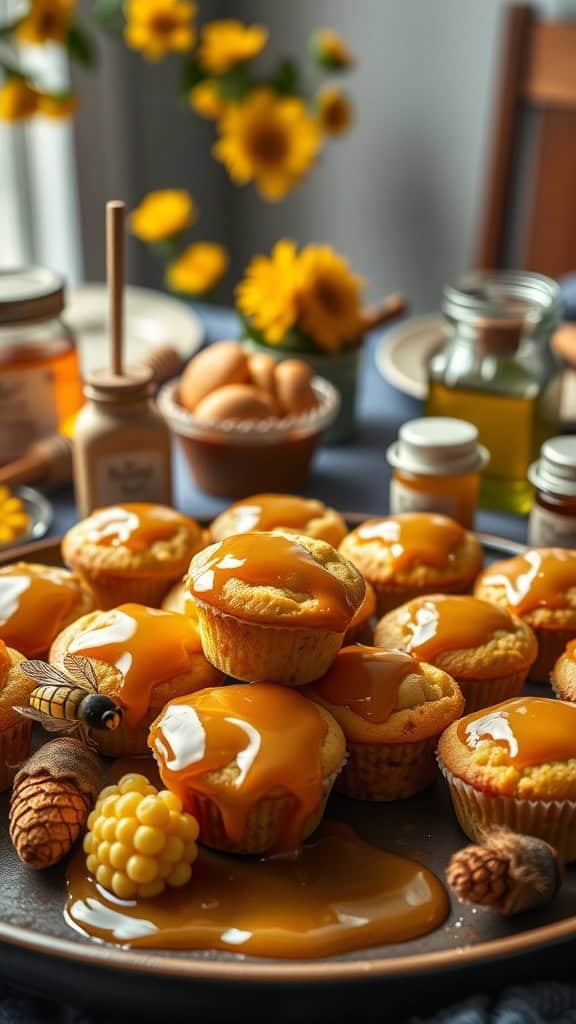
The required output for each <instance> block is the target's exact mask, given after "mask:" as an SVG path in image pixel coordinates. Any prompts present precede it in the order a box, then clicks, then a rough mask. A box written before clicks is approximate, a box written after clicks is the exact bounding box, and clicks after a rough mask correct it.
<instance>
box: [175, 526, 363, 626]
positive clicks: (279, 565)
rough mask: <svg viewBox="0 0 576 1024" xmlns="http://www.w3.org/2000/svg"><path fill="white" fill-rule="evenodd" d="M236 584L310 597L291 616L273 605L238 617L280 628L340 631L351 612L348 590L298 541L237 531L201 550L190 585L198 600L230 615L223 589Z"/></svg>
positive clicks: (248, 608)
mask: <svg viewBox="0 0 576 1024" xmlns="http://www.w3.org/2000/svg"><path fill="white" fill-rule="evenodd" d="M231 580H240V581H241V582H242V583H247V584H250V585H251V586H252V587H275V588H278V589H282V590H283V591H286V590H289V591H291V592H292V593H295V594H298V595H303V596H305V597H306V598H307V599H313V606H312V607H311V608H308V609H306V608H304V607H301V608H300V609H299V610H298V611H296V612H294V613H293V614H290V615H289V616H288V615H287V616H282V613H281V612H279V611H278V609H277V608H276V607H275V606H274V603H272V608H271V610H269V611H268V612H267V611H266V610H265V609H259V610H258V611H252V609H251V608H250V607H244V608H243V609H242V618H243V619H248V620H250V619H251V618H253V619H255V620H257V621H258V622H263V623H269V624H271V625H278V623H279V622H281V623H282V624H283V625H293V626H313V627H318V628H324V629H331V630H334V631H336V632H338V633H343V632H344V631H345V629H346V628H347V626H348V625H349V623H350V621H351V619H352V616H353V614H354V610H355V609H354V606H353V604H352V602H351V599H350V597H349V594H348V591H347V588H346V586H345V585H344V584H343V583H342V581H341V580H339V579H338V578H337V577H336V576H334V575H332V573H331V572H329V571H328V569H325V568H324V567H323V566H322V565H320V564H319V563H318V562H317V561H316V560H315V558H314V556H313V555H312V554H311V553H310V552H309V551H308V549H307V548H306V547H304V545H303V544H300V543H299V542H298V541H297V540H295V539H292V538H289V537H282V536H277V535H275V534H272V533H241V534H237V535H235V536H233V537H227V538H226V540H223V541H220V542H219V543H218V544H213V545H212V546H211V547H210V548H207V549H206V551H205V552H201V553H200V555H199V556H197V558H196V559H194V562H193V563H192V567H191V575H190V576H189V581H190V584H191V588H192V591H193V593H194V594H195V595H196V597H198V599H199V600H201V601H205V602H206V603H207V604H210V605H215V606H216V607H217V608H218V609H220V611H224V612H226V611H229V605H228V601H227V598H226V585H227V584H228V583H229V582H230V581H231Z"/></svg>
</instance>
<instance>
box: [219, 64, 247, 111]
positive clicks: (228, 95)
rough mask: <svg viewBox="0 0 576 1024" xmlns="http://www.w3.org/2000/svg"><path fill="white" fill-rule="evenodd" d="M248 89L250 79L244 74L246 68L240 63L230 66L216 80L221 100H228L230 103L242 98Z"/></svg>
mask: <svg viewBox="0 0 576 1024" xmlns="http://www.w3.org/2000/svg"><path fill="white" fill-rule="evenodd" d="M249 90H250V80H249V78H248V76H247V74H246V69H245V68H244V67H243V66H242V65H241V64H239V65H238V66H237V67H235V68H231V69H230V71H227V72H226V74H225V75H222V77H221V78H220V79H219V81H218V91H219V93H220V96H221V97H222V99H223V100H228V101H231V102H232V103H237V102H238V100H243V99H244V97H245V96H246V94H247V93H248V92H249Z"/></svg>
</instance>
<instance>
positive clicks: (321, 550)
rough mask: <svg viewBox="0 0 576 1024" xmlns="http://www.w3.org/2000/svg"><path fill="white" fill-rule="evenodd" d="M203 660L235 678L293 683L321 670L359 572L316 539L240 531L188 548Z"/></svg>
mask: <svg viewBox="0 0 576 1024" xmlns="http://www.w3.org/2000/svg"><path fill="white" fill-rule="evenodd" d="M186 586H187V591H188V593H189V594H190V595H191V596H192V598H193V599H194V602H195V604H196V611H197V613H198V622H199V627H200V635H201V637H202V647H203V650H204V654H205V655H206V657H207V658H208V661H210V662H212V664H213V665H215V666H216V668H219V669H220V670H221V671H222V672H225V673H226V674H227V675H230V676H233V677H234V678H235V679H242V680H246V681H247V682H252V681H256V680H260V679H264V680H266V679H273V680H274V681H275V682H277V683H286V684H287V685H291V686H301V685H303V684H304V683H309V682H311V681H312V680H313V679H317V678H318V677H319V676H321V675H323V673H324V672H325V671H326V669H327V668H328V666H329V665H330V662H331V661H333V659H334V658H335V657H336V654H337V652H338V650H339V648H340V647H341V645H342V641H343V638H344V634H345V632H346V630H347V629H348V627H349V625H350V623H351V622H352V619H353V617H354V615H355V613H356V611H357V610H358V608H359V607H360V605H361V604H362V599H363V597H364V580H363V579H362V577H361V576H360V574H359V573H358V572H357V570H356V569H355V568H354V566H353V565H351V564H350V562H348V561H347V560H346V559H345V558H343V557H342V556H341V555H339V554H338V552H337V551H335V550H334V548H333V547H331V545H330V544H326V542H325V541H323V540H315V539H313V538H312V537H301V536H298V535H297V534H283V533H280V532H276V533H242V534H238V535H236V536H234V537H227V538H226V540H222V541H218V542H217V543H216V544H211V545H210V547H207V548H204V550H203V551H200V552H199V553H198V554H197V555H195V556H194V558H193V559H192V562H191V563H190V569H189V573H188V576H187V578H186Z"/></svg>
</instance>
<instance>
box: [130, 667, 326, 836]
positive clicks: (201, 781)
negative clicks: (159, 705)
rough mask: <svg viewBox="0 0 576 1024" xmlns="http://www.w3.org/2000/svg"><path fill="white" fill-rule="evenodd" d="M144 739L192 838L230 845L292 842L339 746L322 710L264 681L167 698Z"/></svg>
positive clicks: (305, 828)
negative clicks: (192, 829) (192, 822)
mask: <svg viewBox="0 0 576 1024" xmlns="http://www.w3.org/2000/svg"><path fill="white" fill-rule="evenodd" d="M149 745H150V747H151V749H152V752H153V754H154V757H155V758H156V762H157V764H158V769H159V771H160V776H161V778H162V781H163V783H164V785H165V786H166V787H167V788H168V789H170V790H172V792H173V793H176V795H177V796H178V797H179V798H180V800H181V801H182V806H183V808H184V810H185V811H189V812H190V813H191V814H193V815H194V817H195V818H196V819H197V821H198V824H199V826H200V833H199V835H200V840H201V841H202V842H203V843H205V844H206V845H207V846H212V847H214V848H215V849H217V850H226V851H230V852H233V853H285V852H292V851H294V850H296V849H298V847H299V846H300V845H301V843H302V841H303V840H304V839H305V838H306V837H307V836H309V835H310V834H311V833H312V832H313V831H314V829H315V828H316V826H317V825H318V824H319V823H320V820H321V818H322V815H323V813H324V808H325V806H326V801H327V799H328V795H329V793H330V790H331V788H332V785H333V783H334V780H335V778H336V776H337V774H338V772H339V770H340V768H341V767H342V763H343V761H344V757H345V753H346V746H345V742H344V736H343V735H342V730H341V728H340V726H339V725H338V723H337V722H336V721H335V720H334V719H333V718H332V716H331V715H329V714H328V712H327V711H324V710H323V709H322V708H319V707H317V706H316V705H315V704H313V703H312V702H311V701H309V700H307V699H306V698H305V697H303V696H302V695H301V694H300V693H299V692H298V691H297V690H291V689H288V688H286V687H282V686H276V685H274V684H273V683H253V684H252V685H246V684H237V685H231V686H224V687H221V688H219V689H215V690H203V691H202V692H201V693H195V694H192V695H189V696H187V697H181V698H180V699H178V700H173V701H170V703H169V704H167V706H166V707H165V708H164V710H163V711H162V713H161V715H160V716H159V718H157V720H156V721H155V722H154V723H153V725H152V727H151V729H150V740H149Z"/></svg>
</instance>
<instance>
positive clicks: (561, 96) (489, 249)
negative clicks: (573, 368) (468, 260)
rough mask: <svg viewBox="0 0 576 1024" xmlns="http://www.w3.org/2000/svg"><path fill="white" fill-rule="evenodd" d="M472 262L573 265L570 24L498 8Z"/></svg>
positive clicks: (574, 140)
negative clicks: (500, 20) (491, 115)
mask: <svg viewBox="0 0 576 1024" xmlns="http://www.w3.org/2000/svg"><path fill="white" fill-rule="evenodd" d="M475 265H476V266H477V267H479V268H482V269H496V268H501V267H506V266H515V267H517V268H521V269H525V270H536V271H540V272H541V273H543V274H548V275H550V276H551V277H559V276H560V275H562V274H565V273H567V272H569V271H576V22H568V21H566V22H561V21H542V20H539V19H538V18H537V15H536V12H535V11H534V9H533V8H532V7H530V6H528V5H525V4H519V5H514V6H510V7H508V8H507V9H506V12H505V32H504V46H503V62H502V72H501V81H500V87H499V93H498V99H497V104H496V111H495V119H494V132H493V138H492V147H491V157H490V161H489V167H488V176H487V188H486V196H485V202H484V209H483V217H482V222H481V230H480V232H479V242H478V247H477V251H476V259H475Z"/></svg>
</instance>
